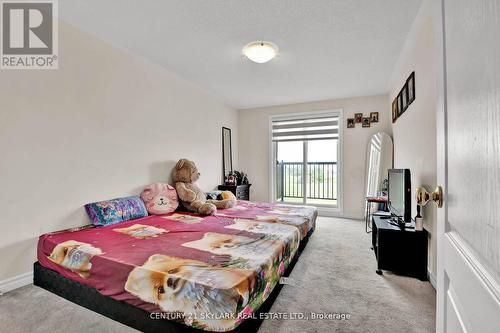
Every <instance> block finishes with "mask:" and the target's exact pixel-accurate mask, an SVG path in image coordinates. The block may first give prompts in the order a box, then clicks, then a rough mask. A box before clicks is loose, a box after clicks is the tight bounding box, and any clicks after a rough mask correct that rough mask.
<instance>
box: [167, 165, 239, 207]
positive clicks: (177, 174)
mask: <svg viewBox="0 0 500 333" xmlns="http://www.w3.org/2000/svg"><path fill="white" fill-rule="evenodd" d="M199 178H200V173H199V172H198V169H197V168H196V165H195V164H194V162H192V161H189V160H187V159H184V158H183V159H180V160H179V161H178V162H177V164H176V165H175V168H174V171H173V172H172V180H173V181H174V182H175V189H176V190H177V195H179V198H180V200H181V203H182V205H183V206H184V208H185V209H187V210H189V211H192V212H195V213H198V214H201V215H213V214H215V213H216V212H217V208H220V209H224V208H229V207H232V206H234V204H236V198H234V200H233V199H229V200H208V202H207V199H206V198H207V195H206V194H205V192H203V191H202V190H201V189H200V188H199V187H198V186H197V185H196V184H195V182H196V181H197V180H198V179H199Z"/></svg>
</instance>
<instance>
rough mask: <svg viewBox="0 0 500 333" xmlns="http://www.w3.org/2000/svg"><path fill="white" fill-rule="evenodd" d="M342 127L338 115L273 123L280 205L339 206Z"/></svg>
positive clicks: (275, 180) (276, 189)
mask: <svg viewBox="0 0 500 333" xmlns="http://www.w3.org/2000/svg"><path fill="white" fill-rule="evenodd" d="M338 123H339V116H338V114H336V113H331V114H327V115H323V114H322V115H321V116H318V115H316V116H310V117H304V116H299V117H298V118H297V117H293V118H284V117H280V118H274V119H272V123H271V128H272V132H271V136H272V152H273V158H272V163H273V166H272V170H273V171H272V173H273V174H272V175H271V178H272V179H273V184H272V186H273V189H274V190H273V194H274V199H275V201H276V202H283V203H291V204H294V203H295V204H308V205H315V206H327V207H331V208H336V207H338V206H339V167H338V163H339V142H340V138H339V128H338V127H339V126H338Z"/></svg>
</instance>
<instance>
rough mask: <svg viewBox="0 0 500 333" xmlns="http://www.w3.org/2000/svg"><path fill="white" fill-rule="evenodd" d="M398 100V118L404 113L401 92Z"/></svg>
mask: <svg viewBox="0 0 500 333" xmlns="http://www.w3.org/2000/svg"><path fill="white" fill-rule="evenodd" d="M396 99H397V101H398V118H399V117H400V116H401V115H402V114H403V97H402V96H401V92H400V93H399V95H398V97H396Z"/></svg>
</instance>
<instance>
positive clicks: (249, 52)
mask: <svg viewBox="0 0 500 333" xmlns="http://www.w3.org/2000/svg"><path fill="white" fill-rule="evenodd" d="M242 52H243V55H244V56H245V57H247V58H248V59H250V60H252V61H253V62H256V63H259V64H263V63H265V62H268V61H269V60H271V59H273V58H274V57H276V55H277V54H278V47H277V46H276V45H275V44H273V43H270V42H264V41H260V42H251V43H248V44H247V45H246V46H245V47H244V48H243V50H242Z"/></svg>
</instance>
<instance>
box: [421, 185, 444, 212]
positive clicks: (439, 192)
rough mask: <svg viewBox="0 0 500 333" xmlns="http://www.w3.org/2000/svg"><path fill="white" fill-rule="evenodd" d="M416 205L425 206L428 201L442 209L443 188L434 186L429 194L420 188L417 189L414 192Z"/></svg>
mask: <svg viewBox="0 0 500 333" xmlns="http://www.w3.org/2000/svg"><path fill="white" fill-rule="evenodd" d="M416 197H417V205H420V206H422V207H423V206H425V205H426V204H427V202H429V200H432V201H434V202H435V203H436V205H437V206H438V208H441V207H443V200H444V196H443V188H442V187H441V186H436V189H434V191H433V192H431V193H429V192H427V190H426V189H425V188H423V187H421V186H419V187H417V191H416Z"/></svg>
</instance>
